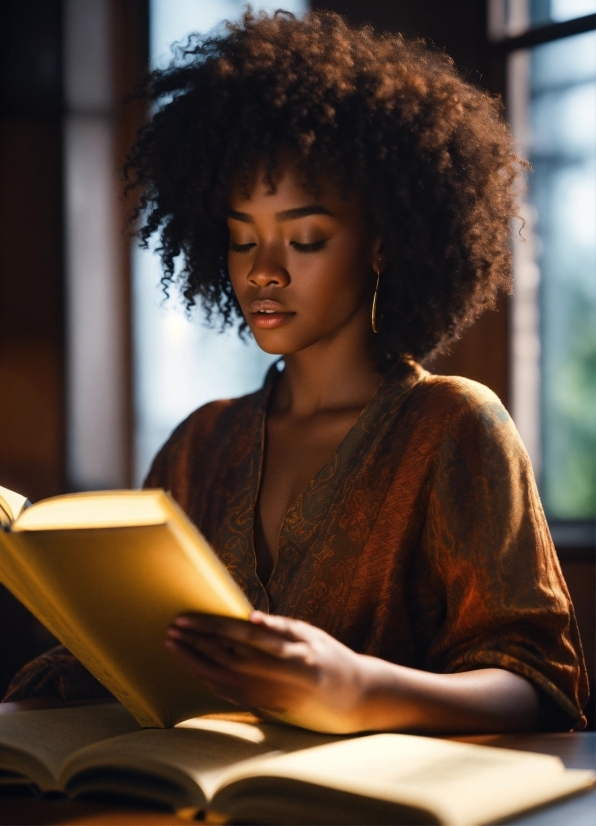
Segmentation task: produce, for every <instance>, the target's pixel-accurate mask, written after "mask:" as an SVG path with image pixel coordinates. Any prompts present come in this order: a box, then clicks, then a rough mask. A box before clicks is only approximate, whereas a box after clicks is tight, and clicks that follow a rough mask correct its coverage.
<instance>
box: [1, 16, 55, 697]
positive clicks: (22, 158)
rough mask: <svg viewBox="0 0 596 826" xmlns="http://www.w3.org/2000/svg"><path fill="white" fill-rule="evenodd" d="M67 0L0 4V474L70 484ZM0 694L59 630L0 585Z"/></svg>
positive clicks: (48, 488) (12, 483)
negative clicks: (64, 206)
mask: <svg viewBox="0 0 596 826" xmlns="http://www.w3.org/2000/svg"><path fill="white" fill-rule="evenodd" d="M61 32H62V4H61V2H60V0H4V2H3V3H2V8H1V11H0V484H2V485H5V486H7V487H10V488H13V489H15V490H18V491H20V492H22V493H23V494H26V495H27V496H29V497H30V498H32V499H36V498H41V497H45V496H52V495H53V494H56V493H60V492H61V491H62V490H63V489H64V475H65V460H64V459H65V451H64V442H65V433H64V388H65V380H64V364H65V352H64V301H63V297H64V289H63V249H62V246H63V245H62V237H63V226H62V73H61V51H62V49H61V41H62V36H61ZM0 628H1V632H0V693H1V692H2V690H3V688H4V685H5V684H6V681H7V680H8V678H9V677H10V675H11V674H12V673H14V671H15V670H16V668H17V667H19V666H20V665H21V664H22V663H23V662H24V661H26V660H27V659H29V658H30V657H32V656H34V655H36V654H37V653H39V652H41V651H43V650H44V649H46V648H47V647H48V645H50V644H51V641H52V638H51V637H50V636H49V634H48V633H47V632H46V631H45V630H44V629H43V628H42V626H41V625H40V624H39V623H37V622H36V621H35V620H33V618H32V617H31V615H30V614H29V613H28V612H27V611H26V610H25V609H24V608H23V607H22V606H21V605H20V603H18V602H17V601H16V600H15V599H13V597H11V596H10V594H8V593H7V592H6V591H4V589H2V590H1V591H0Z"/></svg>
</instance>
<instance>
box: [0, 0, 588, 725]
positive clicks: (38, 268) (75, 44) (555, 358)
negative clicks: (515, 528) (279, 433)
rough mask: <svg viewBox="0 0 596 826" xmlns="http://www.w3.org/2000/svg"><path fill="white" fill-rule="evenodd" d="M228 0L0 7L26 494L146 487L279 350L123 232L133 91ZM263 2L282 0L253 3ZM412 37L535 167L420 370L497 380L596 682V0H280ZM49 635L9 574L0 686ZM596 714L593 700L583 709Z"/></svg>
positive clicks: (32, 0)
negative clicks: (464, 311) (463, 309)
mask: <svg viewBox="0 0 596 826" xmlns="http://www.w3.org/2000/svg"><path fill="white" fill-rule="evenodd" d="M242 7H243V2H239V0H3V3H2V7H1V10H0V485H4V486H6V487H9V488H12V489H14V490H17V491H19V492H21V493H23V494H26V495H27V496H29V498H30V499H31V500H32V501H35V500H37V499H40V498H44V497H48V496H52V495H55V494H59V493H64V492H67V491H76V490H89V489H104V488H120V487H131V486H138V485H140V484H141V483H142V479H143V477H144V475H145V473H146V471H147V469H148V467H149V463H150V461H151V458H152V456H153V455H154V453H155V451H156V450H157V449H158V447H159V446H160V445H161V443H162V442H163V441H164V440H165V439H166V438H167V436H168V434H169V433H170V431H171V430H172V428H173V427H174V426H175V425H176V424H177V423H178V422H179V421H180V420H181V419H182V418H184V417H185V416H186V415H187V414H188V413H189V412H190V411H191V410H193V409H194V408H196V407H198V406H199V405H201V404H203V403H205V402H207V401H209V400H211V399H215V398H222V397H226V396H236V395H241V394H243V393H246V392H249V391H251V390H253V389H255V388H256V387H258V386H259V385H260V383H261V382H262V379H263V375H264V373H265V370H266V368H267V366H268V364H269V363H270V360H271V357H269V356H267V355H265V354H263V353H261V352H260V351H259V350H258V348H257V347H256V345H255V344H254V343H248V344H243V343H242V342H241V341H240V340H239V339H238V337H237V336H236V335H235V334H234V333H233V332H228V333H226V334H225V335H223V336H222V335H220V334H219V333H217V332H216V331H213V330H210V329H208V328H207V327H206V326H205V324H204V320H203V318H202V315H201V312H200V311H197V312H196V313H195V314H194V315H193V316H192V317H191V318H188V317H187V315H186V314H185V312H184V310H183V309H182V307H181V305H180V303H179V301H178V300H177V298H176V297H175V296H174V295H173V296H172V298H171V299H170V300H169V301H166V302H164V300H163V295H162V293H161V291H160V287H159V279H160V269H159V262H158V260H157V257H156V255H155V253H154V252H153V251H152V250H149V251H140V250H139V249H138V248H137V246H136V244H135V243H134V241H133V240H131V237H130V227H129V224H128V219H129V215H130V204H127V203H126V201H124V200H123V199H122V196H121V180H120V169H121V167H122V164H123V162H124V158H125V156H126V152H127V149H128V147H129V146H130V144H131V143H132V141H133V140H134V136H135V134H136V130H137V129H138V128H139V127H140V126H141V125H142V124H143V122H144V121H145V119H146V118H147V115H148V113H147V111H145V110H144V108H143V106H142V105H141V104H140V103H139V102H132V103H130V102H129V103H125V98H126V96H127V95H129V94H130V93H131V92H132V91H133V90H134V88H135V86H136V85H137V84H138V82H139V81H140V80H141V79H142V77H143V76H144V74H145V73H146V72H147V70H148V69H149V68H150V67H155V66H165V65H167V63H168V61H169V59H170V57H171V52H170V47H171V45H172V43H173V42H175V41H178V40H181V39H184V38H185V36H186V35H187V34H188V33H189V32H191V31H199V32H207V31H209V30H211V29H212V28H213V27H215V26H217V25H218V24H220V22H221V21H222V19H225V18H227V19H230V18H236V17H237V16H238V15H239V14H240V12H241V10H242ZM253 7H254V8H265V9H267V10H272V9H274V8H277V7H279V3H269V2H267V3H259V2H253ZM281 7H282V8H285V9H287V10H289V11H293V12H295V13H297V14H300V13H302V12H303V11H304V10H305V9H306V8H308V7H310V8H317V9H330V10H333V11H338V12H340V13H342V14H345V15H346V16H347V17H348V18H349V19H350V20H351V21H352V22H353V23H355V24H363V23H368V24H371V25H373V26H374V27H375V29H377V30H381V31H382V30H387V31H392V32H397V31H400V32H403V33H404V34H406V35H408V36H416V37H423V38H425V39H426V40H427V41H429V42H430V43H432V44H433V45H434V47H435V48H438V49H444V50H445V51H446V52H447V53H448V54H449V55H450V56H451V57H452V58H453V59H454V61H455V63H456V65H457V67H458V68H459V70H460V71H461V72H462V73H463V75H464V76H465V77H466V78H467V80H468V81H469V82H471V83H474V84H477V85H478V86H481V87H482V88H484V89H487V90H488V91H490V92H491V93H493V94H497V95H499V96H501V98H502V99H503V101H504V103H505V107H506V109H505V114H506V117H507V119H508V120H509V123H510V125H511V127H512V129H513V133H514V135H515V138H516V140H517V143H518V149H519V151H520V153H521V154H523V155H524V156H525V157H526V158H528V160H530V162H531V163H532V166H533V169H534V171H533V173H532V174H531V175H530V176H529V182H528V183H529V185H528V191H527V196H526V202H525V204H524V208H523V212H524V218H525V222H526V226H525V229H524V233H523V234H524V238H525V240H521V239H520V238H519V237H516V238H515V240H514V250H513V251H514V262H515V272H514V280H515V294H514V296H513V297H512V298H507V297H503V298H502V299H501V301H500V304H499V307H498V310H497V311H496V312H490V313H486V314H485V315H484V316H483V317H482V318H481V319H480V320H479V321H478V322H477V324H476V325H475V326H474V327H473V328H472V329H471V330H470V331H468V333H467V334H466V335H465V337H464V338H463V339H462V341H460V342H458V343H457V344H456V345H454V346H453V347H452V348H451V352H450V353H449V354H448V355H445V356H441V357H439V358H437V359H435V361H434V362H433V363H432V364H431V365H429V366H430V369H432V370H433V371H435V372H439V373H445V374H456V375H463V376H467V377H469V378H472V379H475V380H477V381H480V382H482V383H484V384H486V385H488V386H489V387H490V388H491V389H492V390H494V391H495V392H496V393H497V394H498V396H499V397H500V398H501V399H502V401H503V402H504V404H505V405H506V406H507V407H508V409H509V410H510V412H511V414H512V416H513V418H514V420H515V422H516V424H517V427H518V429H519V431H520V433H521V435H522V438H523V440H524V442H525V444H526V447H527V448H528V451H529V453H530V456H531V459H532V463H533V466H534V470H535V472H536V475H537V478H538V481H539V486H540V491H541V495H542V499H543V503H544V507H545V510H546V513H547V517H548V519H549V523H550V526H551V530H552V533H553V538H554V540H555V545H556V547H557V551H558V554H559V558H560V560H561V564H562V567H563V571H564V574H565V577H566V579H567V582H568V585H569V588H570V590H571V592H572V596H573V598H574V602H575V605H576V610H577V613H578V619H579V622H580V626H581V630H582V636H583V639H584V646H585V649H586V659H587V660H588V664H589V668H590V673H591V679H592V686H593V685H594V648H595V641H594V626H595V616H594V603H595V597H594V594H595V582H594V544H595V530H594V524H595V523H594V520H595V516H596V413H595V411H596V237H595V236H596V233H595V228H596V187H595V182H596V32H595V30H594V29H595V21H596V14H595V13H596V0H486V2H485V0H453V2H450V0H366V2H364V0H327V2H325V1H324V0H312V2H310V3H309V2H308V0H285V3H282V5H281ZM51 645H52V640H51V638H50V637H49V636H48V634H47V632H46V631H45V630H44V629H43V628H42V627H41V626H40V625H39V624H38V623H37V622H36V621H35V620H33V618H32V617H31V616H30V615H29V614H28V613H27V612H26V611H25V610H24V609H23V608H22V607H21V606H20V605H19V604H18V603H17V602H16V601H15V600H14V599H13V598H12V597H11V596H10V595H9V594H8V593H7V592H6V591H5V590H3V589H1V586H0V692H3V691H4V688H5V686H6V684H7V682H8V680H9V679H10V677H11V676H12V674H13V673H14V672H15V671H16V670H17V668H19V667H20V665H21V664H23V663H24V662H25V661H27V660H28V659H30V658H31V657H32V656H34V655H36V654H37V653H40V652H41V651H43V650H45V649H46V648H48V647H50V646H51ZM589 715H590V718H591V725H592V726H593V725H594V712H593V700H592V705H591V707H590V712H589Z"/></svg>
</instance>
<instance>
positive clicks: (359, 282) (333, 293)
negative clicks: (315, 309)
mask: <svg viewBox="0 0 596 826" xmlns="http://www.w3.org/2000/svg"><path fill="white" fill-rule="evenodd" d="M369 280H370V278H369V272H368V268H367V266H366V263H365V261H364V257H363V255H362V252H361V250H360V249H358V248H356V247H355V246H354V245H353V244H344V245H340V244H338V245H337V246H336V249H333V248H331V249H330V250H329V252H328V254H327V255H325V256H324V257H323V256H321V258H320V259H319V261H318V262H317V263H316V265H314V262H313V267H312V269H311V270H310V272H305V273H304V283H305V286H307V285H308V293H309V294H310V295H311V297H312V298H313V299H315V301H316V303H317V304H318V305H319V307H320V308H321V309H325V311H328V310H329V309H333V308H335V310H336V311H337V312H339V313H341V314H343V313H344V312H345V311H346V310H353V309H354V307H355V306H357V305H359V304H361V303H362V302H363V301H364V300H365V297H366V295H367V293H368V282H369Z"/></svg>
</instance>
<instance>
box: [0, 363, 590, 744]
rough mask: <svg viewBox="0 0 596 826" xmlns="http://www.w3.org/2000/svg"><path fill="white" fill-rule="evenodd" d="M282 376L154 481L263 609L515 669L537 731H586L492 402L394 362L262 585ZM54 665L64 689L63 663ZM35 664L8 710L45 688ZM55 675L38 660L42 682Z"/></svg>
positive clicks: (178, 442)
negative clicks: (264, 486) (525, 683)
mask: <svg viewBox="0 0 596 826" xmlns="http://www.w3.org/2000/svg"><path fill="white" fill-rule="evenodd" d="M277 375H278V372H277V368H276V367H275V365H274V366H273V367H272V368H271V370H270V371H269V373H268V375H267V379H266V381H265V384H264V386H263V387H262V388H261V389H260V390H258V391H257V392H255V393H252V394H250V395H248V396H244V397H242V398H239V399H233V400H227V401H218V402H213V403H211V404H207V405H205V406H204V407H202V408H200V409H199V410H197V411H195V412H194V413H192V414H191V415H190V416H189V417H188V418H187V419H186V420H185V421H184V422H182V424H180V425H179V426H178V427H177V428H176V430H175V431H174V433H173V434H172V436H171V437H170V438H169V440H168V441H167V442H166V444H165V445H164V446H163V448H162V449H161V450H160V452H159V453H158V455H157V457H156V458H155V461H154V463H153V466H152V468H151V471H150V473H149V475H148V477H147V480H146V483H145V485H146V487H155V488H165V489H166V490H169V491H170V492H171V493H172V495H173V496H174V498H175V499H176V500H177V501H178V502H179V503H180V505H181V506H182V508H183V509H184V510H185V511H186V513H187V514H188V515H189V516H190V518H191V519H192V520H193V522H194V523H195V524H196V525H197V526H198V527H199V528H200V530H201V531H202V532H203V534H204V535H205V536H206V538H207V539H208V541H209V542H210V543H211V545H212V546H213V548H214V549H215V551H216V552H217V553H218V554H219V556H220V558H221V559H222V561H223V562H224V563H225V565H226V566H227V568H228V569H229V571H230V572H231V574H232V575H233V577H234V578H235V579H236V581H237V582H238V584H239V585H240V587H241V588H242V589H243V590H244V592H245V593H246V595H247V596H248V598H249V600H250V601H251V603H252V604H253V606H254V607H255V608H258V609H260V610H262V611H271V612H273V613H277V614H283V615H286V616H290V617H295V618H297V619H301V620H305V621H306V622H310V623H312V624H313V625H316V626H319V627H320V628H322V629H324V630H325V631H327V632H328V633H330V634H332V635H333V636H334V637H336V638H337V639H338V640H340V641H341V642H343V643H345V644H346V645H348V646H349V647H350V648H352V649H354V650H355V651H357V652H360V653H363V654H369V655H372V656H375V657H381V658H383V659H385V660H389V661H391V662H395V663H399V664H401V665H405V666H411V667H413V668H419V669H424V670H428V671H435V672H444V673H449V672H456V671H468V670H471V669H475V668H483V667H499V668H505V669H508V670H511V671H514V672H517V673H518V674H521V675H522V676H524V677H526V678H527V679H529V680H530V681H532V683H533V684H534V685H535V686H536V687H537V688H538V689H539V693H540V695H541V697H542V698H543V699H544V701H545V708H546V709H547V710H548V720H547V721H546V723H545V725H546V726H547V727H549V728H560V729H569V728H571V727H575V728H582V727H583V726H584V725H585V720H584V717H583V715H582V708H583V705H584V704H585V702H586V699H587V694H588V682H587V676H586V671H585V666H584V662H583V655H582V649H581V642H580V639H579V634H578V629H577V624H576V621H575V616H574V611H573V606H572V604H571V601H570V598H569V593H568V591H567V587H566V585H565V582H564V579H563V576H562V574H561V570H560V566H559V563H558V560H557V556H556V552H555V549H554V547H553V544H552V541H551V538H550V534H549V531H548V526H547V523H546V519H545V516H544V513H543V510H542V507H541V504H540V499H539V496H538V491H537V488H536V484H535V481H534V476H533V473H532V468H531V465H530V462H529V459H528V456H527V454H526V452H525V450H524V448H523V445H522V443H521V440H520V438H519V435H518V433H517V431H516V429H515V426H514V425H513V422H512V421H511V419H510V417H509V415H508V414H507V412H506V410H505V408H504V407H503V405H502V404H501V403H500V401H499V400H498V398H497V397H496V396H495V395H494V394H493V393H492V392H491V391H490V390H488V389H487V388H485V387H483V386H482V385H479V384H477V383H475V382H472V381H469V380H466V379H461V378H453V377H449V378H448V377H442V376H433V375H431V374H429V373H427V372H426V371H425V370H423V369H422V368H421V367H420V366H419V365H417V364H414V363H400V364H397V365H395V366H394V367H392V368H391V369H390V370H389V371H388V372H387V373H386V375H385V377H384V379H383V381H382V382H381V384H380V386H379V388H378V390H377V392H376V393H375V395H374V397H373V398H372V400H371V401H370V402H369V404H368V405H367V406H366V408H365V409H364V410H363V412H362V413H361V415H360V417H359V418H358V420H357V422H356V424H355V425H354V427H353V428H352V429H351V430H350V432H349V433H348V435H347V436H346V438H345V439H344V440H343V442H342V443H341V445H340V446H339V448H338V449H337V451H336V452H335V454H334V455H333V457H332V458H331V460H330V461H329V462H328V463H327V464H326V465H325V466H324V467H323V468H322V469H321V470H320V471H319V473H317V475H316V476H315V477H314V479H312V480H311V482H310V483H309V484H308V486H307V487H306V488H305V489H304V491H303V492H302V493H301V494H300V496H299V497H298V499H296V501H295V502H294V503H293V504H292V506H291V507H290V509H289V511H288V512H287V514H286V516H285V519H284V521H283V523H282V526H281V530H280V535H279V544H278V558H277V562H276V565H275V567H274V569H273V572H272V574H271V577H270V580H269V581H268V582H267V583H263V582H261V581H260V580H259V578H258V576H257V572H256V557H255V550H254V514H255V507H256V502H257V495H258V491H259V483H260V476H261V472H262V466H263V453H264V447H265V433H266V413H267V405H268V400H269V398H270V395H271V389H272V387H273V384H274V382H275V381H276V377H277ZM56 656H57V657H60V656H61V657H62V661H61V663H60V664H58V662H57V661H56V666H55V667H56V677H57V678H58V676H59V675H63V674H64V669H65V668H66V667H67V666H66V661H65V655H64V653H62V654H59V653H58V654H57V655H56ZM50 660H51V655H50ZM35 662H36V661H34V662H33V663H31V664H30V665H29V666H27V667H26V668H25V669H24V671H23V672H21V674H20V675H17V677H16V678H15V680H14V681H13V684H12V686H11V689H10V691H9V694H8V695H7V697H6V698H5V699H18V698H19V697H23V696H31V695H32V694H36V693H38V691H36V685H37V684H38V682H39V679H41V673H42V672H40V671H39V667H38V666H36V664H35ZM71 666H72V667H73V669H74V668H75V663H74V662H73V663H71ZM48 668H49V663H48V655H46V660H45V664H44V669H45V670H42V671H43V674H44V675H45V676H44V679H45V681H46V683H45V684H46V688H47V679H48ZM73 679H76V678H75V675H74V674H73ZM66 693H67V692H66Z"/></svg>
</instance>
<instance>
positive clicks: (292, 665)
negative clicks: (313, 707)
mask: <svg viewBox="0 0 596 826" xmlns="http://www.w3.org/2000/svg"><path fill="white" fill-rule="evenodd" d="M168 637H173V638H174V639H177V640H179V641H181V642H183V643H184V644H185V645H186V646H187V647H188V648H189V649H190V650H196V651H199V652H201V654H202V655H203V656H205V657H207V658H208V659H209V660H210V661H212V662H214V663H217V664H218V665H219V666H220V667H221V668H222V669H227V670H229V671H233V672H236V673H238V674H244V675H245V676H247V677H251V678H255V679H259V680H263V681H267V682H268V683H277V684H278V685H281V684H291V683H292V684H295V685H298V684H301V685H307V684H309V683H310V682H312V678H313V672H314V671H315V669H313V667H312V666H311V665H310V662H309V659H310V658H309V656H308V655H309V652H308V651H307V650H306V649H305V648H304V645H303V644H296V643H289V642H287V641H285V643H284V645H285V646H286V648H287V651H284V652H282V656H278V655H277V654H275V655H272V654H269V653H268V652H266V651H263V650H261V649H260V648H258V647H256V646H253V645H249V644H247V643H244V642H242V641H237V640H230V639H228V638H226V637H218V636H217V635H213V634H195V633H194V632H189V631H182V629H172V631H170V632H169V633H168Z"/></svg>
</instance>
